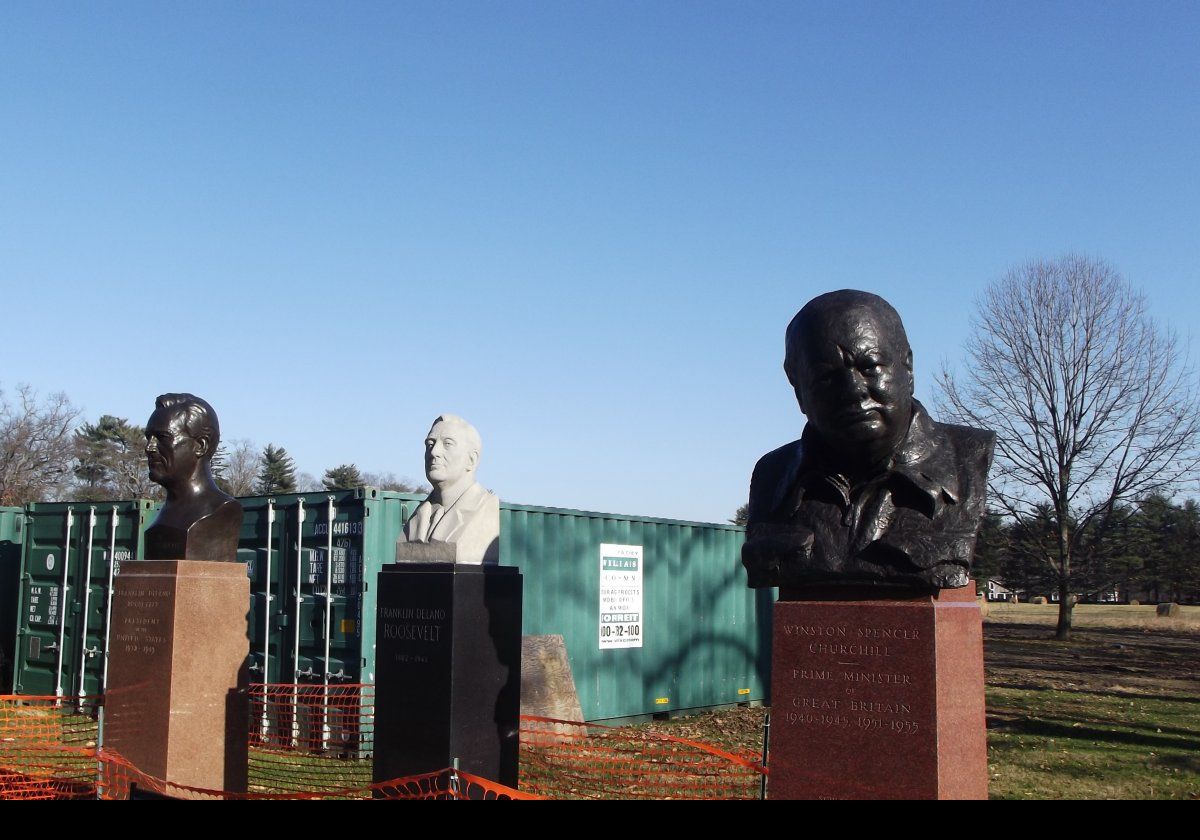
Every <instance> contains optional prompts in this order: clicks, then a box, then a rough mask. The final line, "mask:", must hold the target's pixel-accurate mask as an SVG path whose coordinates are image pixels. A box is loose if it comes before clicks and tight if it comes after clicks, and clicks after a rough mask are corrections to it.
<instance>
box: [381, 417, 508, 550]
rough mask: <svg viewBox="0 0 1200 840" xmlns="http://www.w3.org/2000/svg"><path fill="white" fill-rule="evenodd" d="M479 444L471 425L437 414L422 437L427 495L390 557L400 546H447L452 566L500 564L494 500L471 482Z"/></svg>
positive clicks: (476, 466)
mask: <svg viewBox="0 0 1200 840" xmlns="http://www.w3.org/2000/svg"><path fill="white" fill-rule="evenodd" d="M482 450H483V443H482V441H481V440H480V438H479V432H477V431H476V430H475V427H474V426H472V425H471V424H470V423H468V422H467V421H466V420H464V419H462V418H461V417H456V416H455V415H453V414H443V415H442V416H440V417H438V418H437V419H436V420H434V421H433V426H432V427H430V429H429V434H428V435H426V436H425V477H426V478H428V479H429V483H430V484H432V485H433V492H432V493H430V494H429V497H428V498H427V499H426V500H425V501H423V502H422V503H421V504H420V506H419V507H418V508H417V509H416V511H414V512H413V515H412V516H411V517H409V520H408V522H407V523H405V525H404V534H403V536H401V537H400V540H399V541H398V543H397V546H396V548H397V551H396V559H397V561H401V562H402V561H403V560H405V559H408V558H405V557H404V556H403V555H404V553H405V552H404V548H403V546H404V544H405V543H452V544H453V545H454V546H455V552H456V557H457V560H456V562H458V563H474V564H480V563H498V562H499V560H500V500H499V499H498V498H496V496H495V494H494V493H489V492H488V491H487V490H486V489H484V487H483V486H482V485H481V484H479V482H477V481H476V480H475V471H476V469H477V468H478V466H479V456H480V453H481V452H482Z"/></svg>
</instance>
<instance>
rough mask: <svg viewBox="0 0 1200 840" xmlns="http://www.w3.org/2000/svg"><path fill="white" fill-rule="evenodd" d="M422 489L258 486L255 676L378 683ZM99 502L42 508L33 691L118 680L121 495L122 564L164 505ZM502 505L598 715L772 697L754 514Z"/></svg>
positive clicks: (35, 532) (26, 611) (31, 588)
mask: <svg viewBox="0 0 1200 840" xmlns="http://www.w3.org/2000/svg"><path fill="white" fill-rule="evenodd" d="M422 499H423V496H420V495H413V494H407V493H395V492H389V491H381V490H377V489H374V488H370V487H361V488H358V489H355V490H342V491H335V492H320V493H297V494H287V495H279V496H274V497H265V496H260V497H249V498H244V499H241V500H240V501H241V502H242V506H243V509H244V511H245V517H244V520H243V524H242V531H241V536H240V538H239V547H238V559H239V560H241V561H243V562H245V563H246V565H247V573H248V574H249V576H250V579H251V603H250V605H249V607H250V610H249V619H250V663H249V664H250V669H251V674H252V677H251V678H252V679H253V680H254V681H255V682H272V683H291V682H297V683H310V684H313V683H315V684H328V685H331V686H338V685H345V684H349V683H359V682H364V683H371V682H374V678H375V675H374V671H375V662H374V657H375V643H374V639H375V587H376V579H377V575H378V573H379V570H380V568H381V567H382V566H383V565H384V564H386V563H390V562H392V561H393V559H394V557H395V543H396V539H397V538H398V537H399V536H400V533H401V530H402V528H403V524H404V522H405V521H407V519H408V517H409V516H410V515H411V514H412V512H413V511H414V510H415V509H416V507H417V505H418V504H419V503H420V501H421V500H422ZM91 507H92V506H90V505H83V504H76V505H31V506H30V508H29V510H28V512H27V519H28V523H27V525H26V528H25V530H26V539H25V543H26V544H25V552H24V556H25V564H24V565H25V568H24V570H23V574H22V595H21V598H22V600H21V608H20V614H19V616H18V628H19V630H18V632H19V636H18V639H19V642H18V645H17V648H18V649H17V651H16V653H17V656H16V659H17V666H16V691H17V692H18V693H24V694H54V693H55V692H56V691H60V690H61V692H62V693H63V694H67V695H70V694H76V693H80V686H82V687H83V688H82V691H83V693H86V694H93V693H97V692H98V691H99V690H100V686H101V685H102V684H103V681H104V671H103V664H104V657H103V655H102V654H103V652H104V650H105V649H106V633H105V628H106V624H105V613H104V610H105V609H106V607H107V592H108V591H109V583H108V579H107V573H108V569H109V568H110V566H111V564H109V563H108V562H107V558H108V556H109V554H110V553H111V552H112V551H113V550H114V549H111V548H110V547H109V543H110V542H111V541H112V539H111V533H112V523H113V519H112V512H111V511H110V508H112V509H113V510H115V511H116V513H117V519H116V522H117V531H116V540H115V543H113V545H115V546H116V549H115V552H116V556H117V559H118V560H122V559H126V558H138V559H140V558H141V548H142V533H143V531H144V529H145V526H146V525H148V524H149V522H150V521H152V520H153V517H154V513H155V506H154V505H153V504H151V503H149V502H125V503H117V504H116V505H111V504H110V505H96V506H95V508H96V512H95V516H96V522H95V525H94V526H93V525H90V524H89V519H88V518H89V517H90V516H91V515H92V512H91ZM68 513H70V514H71V518H72V521H71V523H70V525H69V526H68V522H67V514H68ZM135 514H136V515H135ZM500 517H501V562H502V563H504V564H505V565H510V566H519V567H520V568H521V570H522V572H523V574H524V580H525V596H524V602H525V614H524V626H523V632H524V633H525V634H526V635H549V634H557V635H561V636H563V637H564V639H565V641H566V647H567V652H568V656H569V657H570V661H571V668H572V672H573V675H574V678H575V681H576V687H577V689H578V692H579V699H580V703H581V705H582V708H583V712H584V717H585V718H586V719H588V720H612V719H619V718H631V717H640V716H645V715H650V714H655V713H669V712H680V711H685V710H695V709H702V708H709V707H714V706H722V705H727V704H732V703H746V702H758V701H762V700H764V699H765V698H766V696H767V692H766V688H767V673H768V667H769V662H770V610H771V594H770V591H769V590H767V591H762V590H760V591H758V592H755V591H752V590H749V589H747V588H746V585H745V576H744V573H743V571H742V568H741V564H740V562H739V556H740V552H741V545H742V542H743V540H744V532H743V529H742V528H739V527H736V526H732V525H718V524H707V523H698V522H682V521H674V520H666V519H654V518H648V517H636V516H619V515H614V514H604V513H593V512H587V511H579V510H565V509H559V508H546V507H533V506H529V505H517V504H510V503H502V504H501V512H500ZM134 520H136V522H137V528H136V530H135V529H134V526H133V523H134ZM68 527H70V539H69V540H68V539H67V529H68ZM89 535H90V539H91V545H92V550H91V553H90V556H91V557H92V565H91V571H90V580H91V586H90V587H87V588H84V587H83V586H82V585H81V581H82V580H83V579H84V576H85V575H87V574H88V573H87V572H86V571H85V569H84V564H83V562H82V560H81V558H83V557H84V556H85V555H87V554H88V552H87V545H88V539H89ZM68 544H69V545H70V546H71V550H70V552H69V556H68V555H67V552H65V551H64V547H65V546H66V545H68ZM64 558H66V559H67V560H68V562H69V564H70V568H69V569H67V570H64V568H63V566H62V565H61V564H62V561H63V559H64ZM330 559H331V560H332V562H328V560H330ZM64 575H65V576H64ZM64 586H65V590H64ZM64 591H65V595H64V594H63V592H64ZM327 591H328V593H329V594H328V596H327ZM85 596H86V601H87V603H86V604H85ZM64 604H65V605H66V608H65V609H64V608H63V607H62V605H64ZM84 611H86V612H87V613H88V615H89V620H88V622H87V629H88V637H87V639H86V641H85V642H83V643H81V642H80V640H79V638H78V635H79V633H80V632H81V630H82V628H83V626H84V625H83V622H81V621H79V619H78V616H79V615H80V614H82V613H83V612H84ZM60 650H61V652H62V655H61V656H60V655H59V654H60Z"/></svg>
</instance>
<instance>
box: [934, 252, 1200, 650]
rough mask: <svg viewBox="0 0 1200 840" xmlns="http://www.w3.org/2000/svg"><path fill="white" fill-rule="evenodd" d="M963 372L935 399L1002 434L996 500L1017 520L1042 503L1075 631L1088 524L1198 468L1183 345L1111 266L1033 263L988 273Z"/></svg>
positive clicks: (1062, 611)
mask: <svg viewBox="0 0 1200 840" xmlns="http://www.w3.org/2000/svg"><path fill="white" fill-rule="evenodd" d="M972 327H973V337H972V338H971V339H970V340H969V341H968V342H967V346H966V358H967V370H966V373H965V374H964V375H963V376H961V377H959V378H956V377H954V376H953V375H952V374H951V373H950V372H949V371H947V370H944V371H943V372H942V376H941V378H940V382H939V385H940V386H941V388H940V390H941V394H940V396H941V402H942V404H943V406H942V407H943V410H944V412H945V413H946V414H948V415H950V416H952V417H953V418H954V419H956V420H957V421H959V422H962V423H966V424H968V425H972V426H979V427H982V428H988V429H993V430H995V432H996V433H997V436H998V439H997V443H996V458H995V465H994V466H993V469H992V477H991V486H990V489H991V492H992V499H993V501H994V503H996V504H998V505H999V506H1000V507H1001V508H1003V510H1005V511H1006V512H1007V513H1008V514H1010V515H1012V516H1013V517H1015V518H1017V519H1018V520H1021V519H1029V518H1031V517H1034V516H1036V514H1037V511H1038V506H1039V505H1042V506H1043V509H1044V506H1045V505H1047V504H1048V505H1049V510H1050V511H1051V517H1052V526H1053V534H1054V546H1053V548H1052V550H1051V551H1050V552H1049V553H1048V556H1047V557H1046V558H1045V559H1046V560H1047V562H1048V563H1049V564H1050V566H1051V568H1052V570H1053V572H1054V577H1055V580H1056V582H1057V587H1058V593H1059V618H1058V630H1057V636H1058V638H1060V639H1066V638H1069V637H1070V633H1071V608H1072V597H1071V569H1072V562H1073V561H1074V560H1075V556H1076V552H1077V551H1078V550H1080V548H1081V546H1083V545H1085V544H1086V538H1087V536H1088V533H1089V531H1091V530H1092V529H1094V528H1098V527H1101V526H1102V525H1103V523H1104V521H1105V519H1106V517H1108V516H1110V515H1111V514H1112V512H1113V509H1114V507H1115V506H1116V504H1117V503H1118V502H1120V501H1122V500H1134V499H1138V498H1141V497H1144V496H1146V495H1147V494H1149V493H1152V492H1166V491H1170V490H1171V489H1172V488H1175V487H1177V486H1179V485H1180V484H1181V483H1183V482H1185V481H1189V480H1192V479H1193V478H1194V477H1195V471H1196V468H1197V466H1198V464H1200V459H1198V456H1197V448H1198V443H1200V405H1198V403H1197V400H1196V397H1195V394H1196V382H1195V379H1194V377H1193V375H1192V371H1191V369H1190V367H1189V365H1188V360H1187V354H1186V351H1185V348H1184V347H1183V346H1182V345H1181V344H1180V342H1179V341H1178V339H1177V337H1176V336H1175V334H1174V333H1172V332H1170V331H1169V330H1164V329H1161V328H1159V327H1158V325H1156V324H1155V322H1154V321H1153V320H1152V319H1151V318H1150V316H1149V315H1148V314H1147V312H1146V306H1145V300H1144V298H1143V297H1142V295H1141V294H1139V293H1137V292H1135V291H1134V290H1132V289H1131V288H1130V286H1129V284H1128V283H1127V282H1126V281H1125V280H1124V279H1123V278H1122V277H1121V276H1120V275H1119V274H1118V273H1117V272H1116V271H1114V270H1113V269H1112V268H1111V267H1110V266H1108V265H1107V264H1105V263H1104V262H1102V261H1098V260H1092V259H1088V258H1085V257H1081V256H1075V255H1071V256H1067V257H1064V258H1062V259H1058V260H1054V261H1049V262H1031V263H1028V264H1026V265H1024V266H1021V267H1020V268H1017V269H1014V270H1013V271H1011V272H1009V273H1008V274H1007V275H1006V276H1005V277H1003V278H1002V279H1000V280H999V281H997V282H996V283H994V284H993V285H992V286H990V287H989V288H988V289H987V290H986V291H985V292H984V294H983V296H982V298H981V299H980V301H979V302H978V305H977V313H976V315H975V317H974V318H973V319H972Z"/></svg>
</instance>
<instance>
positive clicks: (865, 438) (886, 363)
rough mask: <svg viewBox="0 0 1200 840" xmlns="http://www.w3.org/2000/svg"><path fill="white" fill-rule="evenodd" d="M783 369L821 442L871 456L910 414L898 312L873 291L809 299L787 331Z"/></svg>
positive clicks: (893, 438) (894, 441)
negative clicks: (872, 292)
mask: <svg viewBox="0 0 1200 840" xmlns="http://www.w3.org/2000/svg"><path fill="white" fill-rule="evenodd" d="M783 369H784V372H786V373H787V377H788V381H789V382H791V383H792V388H793V389H794V390H795V392H796V401H797V402H798V403H799V404H800V410H801V411H802V412H804V414H805V416H806V417H807V418H808V421H809V423H811V424H812V425H813V426H814V427H815V428H816V430H817V432H818V434H819V435H820V437H821V439H822V440H823V441H824V442H825V443H826V444H828V445H830V446H832V447H834V448H835V449H836V450H838V451H839V453H842V454H846V455H851V456H853V457H859V453H863V454H869V455H870V456H871V457H874V456H875V455H876V454H877V453H878V452H879V451H881V450H885V451H890V450H891V449H892V448H894V447H896V446H897V445H899V443H900V441H901V440H903V438H904V436H905V434H906V432H907V431H908V425H909V422H910V420H911V419H912V404H913V367H912V349H911V348H910V347H909V344H908V336H907V334H906V333H905V332H904V324H903V323H901V321H900V315H899V314H898V313H897V312H896V310H895V309H893V308H892V306H891V304H889V303H888V302H887V301H885V300H884V299H883V298H881V297H879V296H878V295H873V294H870V293H869V292H858V291H853V290H850V289H843V290H842V291H839V292H829V293H828V294H824V295H821V296H820V297H816V298H813V299H812V300H811V301H809V302H808V303H807V304H805V305H804V308H803V309H801V310H800V311H799V312H798V313H797V314H796V317H795V318H793V319H792V322H791V323H790V324H789V325H788V328H787V342H786V351H785V354H784V361H783Z"/></svg>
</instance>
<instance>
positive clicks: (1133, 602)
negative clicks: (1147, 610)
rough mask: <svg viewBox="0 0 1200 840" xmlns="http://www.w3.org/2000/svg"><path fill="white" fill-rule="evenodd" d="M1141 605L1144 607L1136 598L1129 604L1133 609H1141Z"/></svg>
mask: <svg viewBox="0 0 1200 840" xmlns="http://www.w3.org/2000/svg"><path fill="white" fill-rule="evenodd" d="M1141 605H1142V602H1141V601H1139V600H1137V599H1136V598H1135V599H1134V600H1132V601H1130V602H1129V606H1131V607H1140V606H1141Z"/></svg>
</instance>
